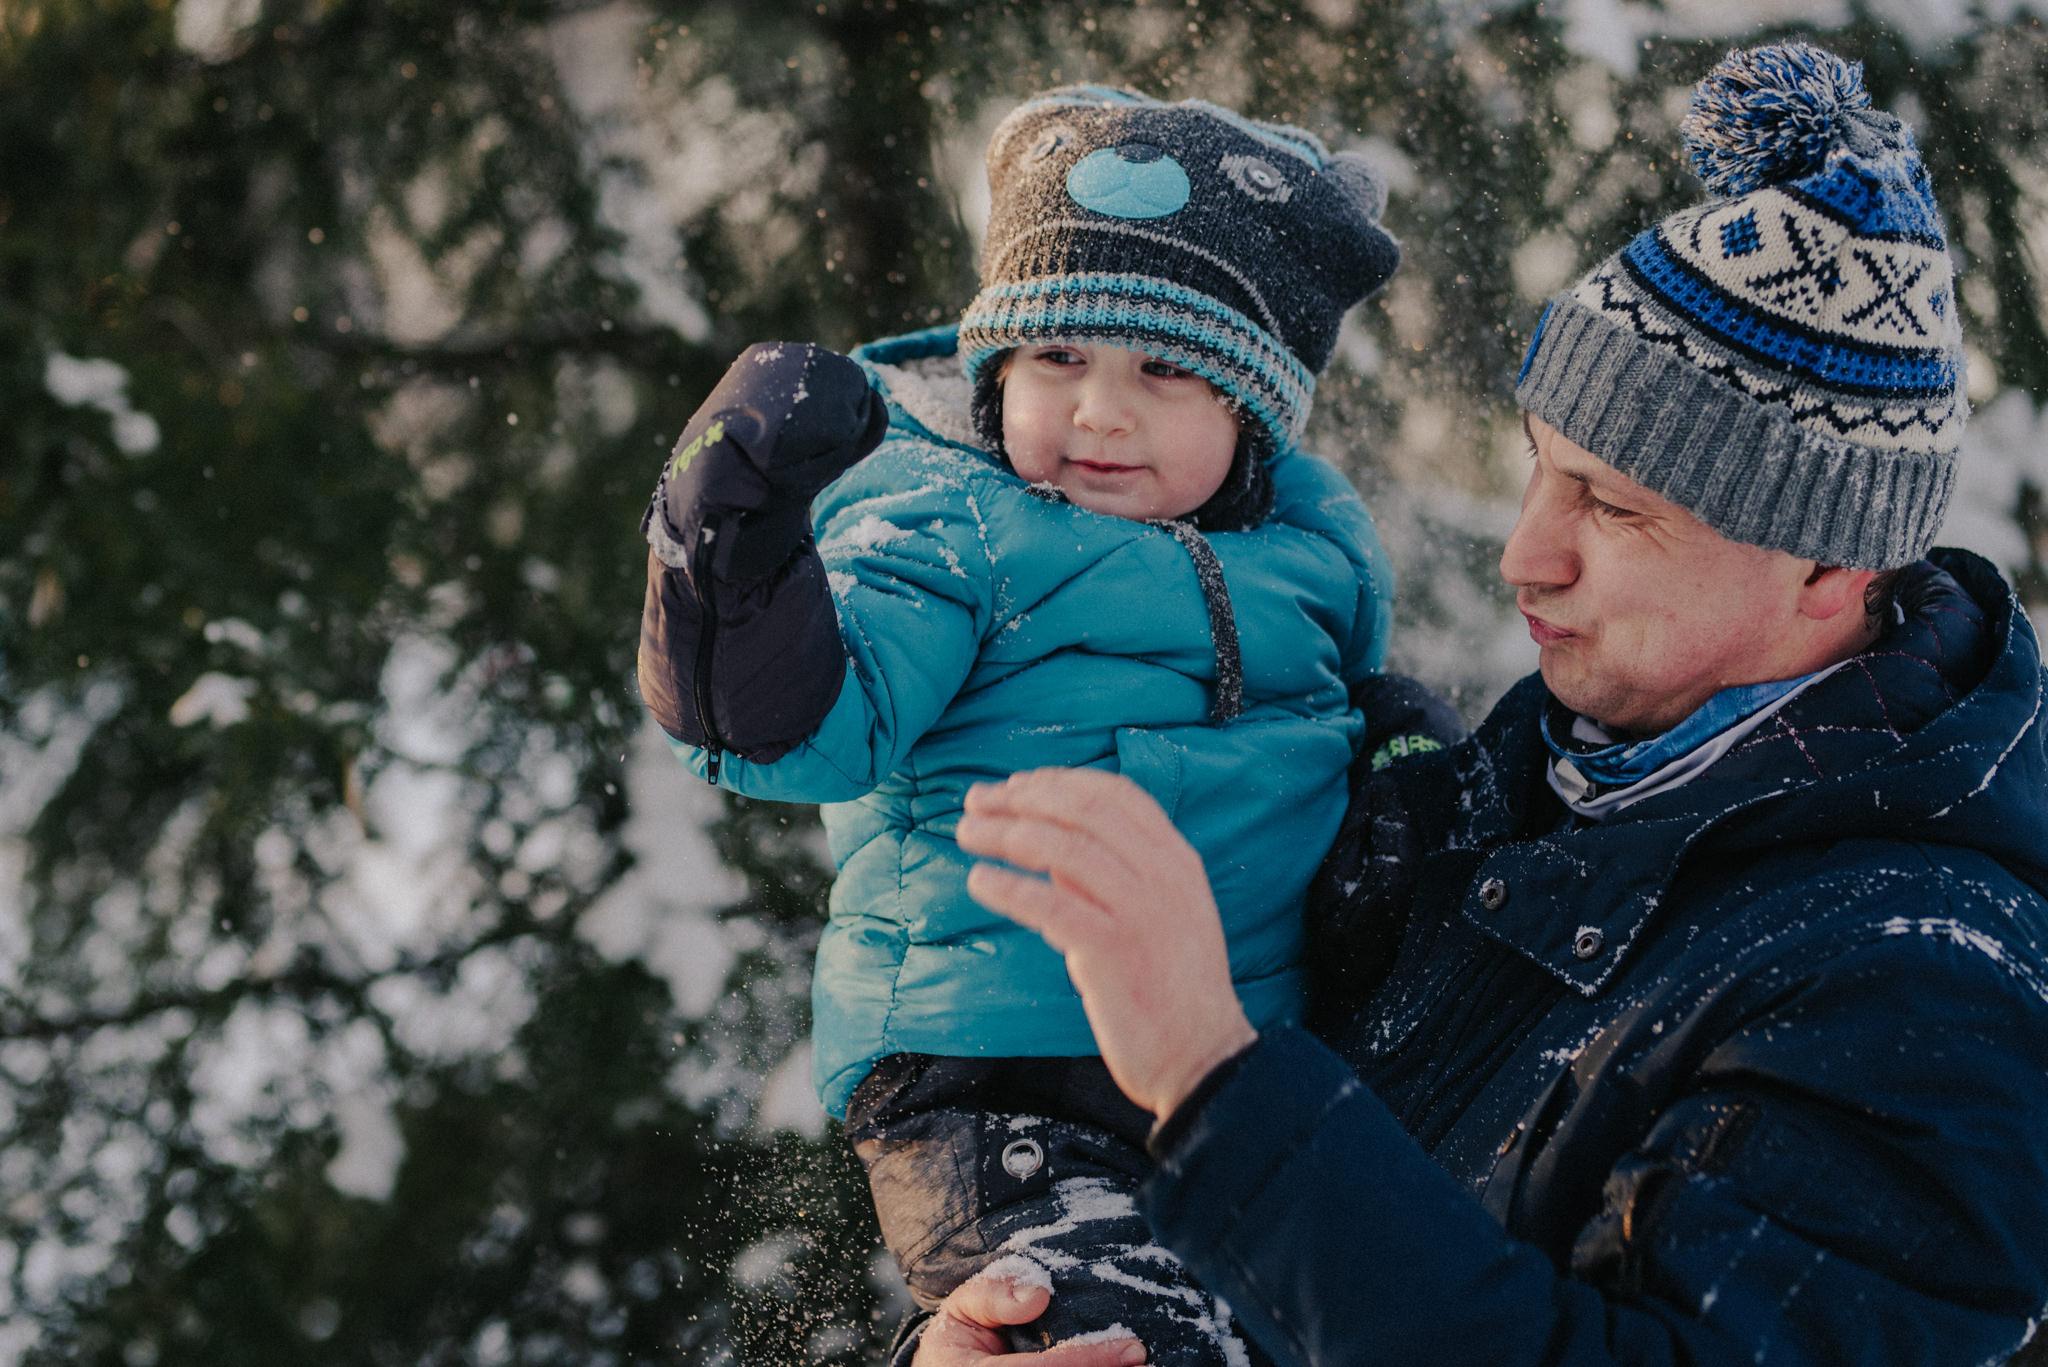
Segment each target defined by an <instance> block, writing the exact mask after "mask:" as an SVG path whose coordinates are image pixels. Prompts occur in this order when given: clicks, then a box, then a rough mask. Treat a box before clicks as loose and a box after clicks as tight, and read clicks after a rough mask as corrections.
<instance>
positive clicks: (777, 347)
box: [643, 342, 889, 594]
mask: <svg viewBox="0 0 2048 1367" xmlns="http://www.w3.org/2000/svg"><path fill="white" fill-rule="evenodd" d="M888 424H889V413H888V405H887V404H886V403H884V402H883V400H882V396H881V395H879V394H877V393H876V392H875V391H874V389H873V388H872V387H871V386H870V385H869V384H868V380H867V376H866V375H865V374H864V373H863V372H862V371H861V368H860V367H859V366H858V365H856V364H855V363H854V362H852V361H850V360H848V359H847V358H846V357H844V356H841V355H839V354H838V353H837V352H834V351H828V350H826V349H825V348H824V347H818V346H811V345H809V344H808V343H797V342H761V343H757V344H755V345H754V346H751V347H748V348H747V349H746V350H745V351H744V352H742V353H740V356H739V359H738V360H736V361H734V362H733V363H732V365H731V367H730V368H729V369H727V371H726V372H725V375H724V377H723V378H722V379H720V380H719V382H718V385H717V387H716V388H714V389H713V390H712V391H711V395H710V397H709V398H707V399H705V400H704V402H703V404H702V405H701V406H700V407H699V408H698V409H697V411H696V413H694V414H693V415H692V416H691V418H690V423H689V426H687V427H685V428H684V429H683V434H682V436H681V437H679V438H678V439H677V441H676V447H675V454H674V455H673V456H671V457H670V459H669V463H668V467H667V469H666V470H665V471H664V472H663V474H662V479H661V485H660V487H659V488H658V489H656V491H655V498H654V503H653V505H652V506H651V507H650V508H649V509H648V513H647V518H646V520H645V522H644V523H643V530H645V531H646V532H647V537H648V541H649V543H650V544H652V545H653V547H654V551H655V555H656V556H657V557H658V558H659V559H660V560H661V561H662V563H664V564H667V565H670V566H671V567H673V568H675V569H680V570H682V571H683V572H684V573H685V574H686V575H689V576H690V578H691V581H692V583H693V585H694V586H695V587H696V589H697V591H698V593H700V594H702V593H703V592H705V589H706V586H705V585H703V584H697V583H695V580H696V576H697V574H698V573H699V567H700V566H703V567H704V568H706V569H708V571H709V573H710V574H711V575H712V576H714V577H716V578H719V579H742V580H743V579H756V578H759V577H761V576H762V575H766V574H769V573H771V572H773V571H774V570H775V569H776V568H777V567H779V566H780V565H782V564H783V562H785V561H786V560H788V559H789V557H790V555H791V554H792V553H794V552H795V551H796V549H797V548H798V547H799V546H801V545H803V543H804V541H805V539H806V538H808V537H809V536H810V532H811V500H812V499H813V498H815V497H817V494H818V491H819V490H821V489H823V488H824V487H825V486H826V485H828V484H830V483H831V482H832V481H833V480H835V479H837V478H838V477H839V476H840V475H841V474H843V473H844V472H845V471H846V469H847V468H848V467H849V466H851V465H853V464H854V463H855V462H856V461H858V460H860V459H861V458H862V457H863V456H865V455H867V454H868V452H870V451H872V450H874V449H875V446H876V445H877V444H878V443H879V442H880V441H881V440H882V434H883V432H884V431H885V430H886V429H887V427H888ZM657 519H659V524H658V525H657V521H656V520H657ZM707 552H708V555H709V559H708V561H706V560H703V559H700V558H699V557H700V555H702V554H704V553H707Z"/></svg>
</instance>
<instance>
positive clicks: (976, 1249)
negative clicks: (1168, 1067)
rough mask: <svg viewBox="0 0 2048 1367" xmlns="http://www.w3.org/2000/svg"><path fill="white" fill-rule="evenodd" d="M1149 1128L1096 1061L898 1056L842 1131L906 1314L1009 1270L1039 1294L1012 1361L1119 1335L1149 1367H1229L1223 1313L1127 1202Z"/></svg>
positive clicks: (1239, 1357) (1237, 1356) (1141, 1167)
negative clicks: (1043, 1290)
mask: <svg viewBox="0 0 2048 1367" xmlns="http://www.w3.org/2000/svg"><path fill="white" fill-rule="evenodd" d="M984 1101H988V1102H994V1103H997V1104H1000V1105H1002V1106H1004V1107H1010V1106H1013V1105H1014V1104H1015V1103H1018V1102H1020V1101H1021V1102H1026V1103H1031V1104H1032V1109H1033V1110H1034V1111H1038V1112H1050V1114H1042V1113H1041V1114H1032V1113H1028V1112H1024V1113H1020V1112H1018V1111H1016V1110H1013V1109H1002V1110H997V1109H984V1108H983V1107H982V1106H981V1105H980V1103H982V1102H984ZM1148 1121H1149V1117H1147V1116H1145V1114H1144V1113H1143V1112H1142V1111H1139V1110H1138V1109H1137V1108H1136V1107H1134V1106H1132V1105H1131V1104H1130V1103H1129V1102H1128V1101H1126V1100H1124V1098H1123V1097H1122V1096H1121V1094H1120V1093H1118V1092H1116V1090H1115V1088H1114V1087H1113V1086H1111V1085H1110V1084H1109V1083H1108V1078H1107V1074H1106V1073H1103V1072H1102V1069H1101V1063H1100V1061H1099V1060H1095V1059H1030V1060H1008V1059H940V1058H931V1057H929V1056H921V1055H899V1056H896V1057H894V1058H890V1059H885V1060H883V1062H882V1063H881V1064H879V1065H877V1068H876V1070H875V1074H874V1075H872V1076H871V1077H870V1078H869V1079H868V1081H866V1082H864V1083H863V1084H862V1086H861V1090H860V1092H858V1093H856V1095H855V1097H854V1102H853V1107H852V1110H851V1113H850V1114H849V1115H848V1119H847V1124H848V1134H849V1136H850V1137H851V1138H852V1139H853V1141H854V1148H855V1150H856V1151H857V1152H858V1153H859V1154H860V1156H861V1159H862V1161H863V1162H864V1163H865V1164H866V1165H867V1169H868V1179H869V1183H870V1185H871V1187H872V1188H873V1191H874V1196H875V1208H876V1211H877V1213H878V1214H879V1215H880V1217H881V1223H882V1234H883V1237H884V1239H885V1240H887V1242H888V1244H889V1249H890V1252H891V1253H893V1254H894V1255H895V1256H896V1260H897V1263H898V1265H899V1266H901V1267H902V1269H903V1274H904V1277H905V1279H906V1280H907V1281H908V1282H909V1283H910V1287H911V1292H912V1294H913V1295H914V1296H915V1297H916V1298H917V1301H918V1303H919V1304H920V1305H923V1306H925V1307H927V1308H929V1307H931V1306H933V1305H936V1304H937V1303H938V1302H939V1301H940V1300H942V1299H943V1298H944V1297H945V1295H946V1294H947V1293H948V1292H950V1291H951V1290H952V1289H953V1288H954V1287H956V1286H958V1285H959V1284H960V1283H961V1282H963V1281H965V1280H967V1278H969V1277H971V1276H973V1275H974V1274H975V1273H977V1272H979V1271H981V1270H982V1269H983V1268H985V1267H987V1266H988V1265H989V1264H991V1263H994V1262H996V1261H998V1260H1006V1259H1009V1258H1012V1257H1015V1258H1020V1259H1024V1260H1026V1263H1027V1264H1028V1266H1027V1265H1020V1266H1019V1269H1018V1270H1019V1271H1020V1272H1023V1273H1025V1274H1026V1275H1028V1276H1030V1277H1032V1278H1033V1279H1042V1280H1044V1281H1046V1282H1049V1283H1050V1284H1051V1286H1052V1290H1053V1297H1052V1304H1051V1306H1050V1308H1049V1309H1048V1310H1047V1312H1046V1313H1045V1315H1043V1316H1041V1317H1040V1318H1039V1319H1038V1320H1036V1321H1034V1322H1033V1323H1031V1324H1029V1325H1025V1326H1020V1327H1019V1329H1018V1330H1017V1331H1016V1332H1015V1334H1014V1335H1013V1343H1014V1346H1015V1347H1016V1348H1018V1349H1019V1350H1028V1349H1035V1348H1043V1347H1046V1346H1048V1345H1050V1344H1053V1343H1059V1342H1063V1341H1065V1340H1066V1339H1069V1338H1072V1337H1074V1336H1076V1335H1080V1334H1089V1333H1100V1332H1102V1331H1104V1330H1108V1329H1112V1328H1122V1329H1124V1330H1127V1331H1129V1332H1130V1333H1132V1334H1134V1335H1135V1336H1136V1337H1137V1338H1139V1339H1140V1340H1141V1341H1142V1342H1143V1343H1144V1344H1145V1346H1146V1349H1147V1351H1148V1354H1149V1361H1151V1362H1152V1363H1155V1364H1161V1365H1162V1367H1242V1364H1245V1363H1248V1362H1251V1361H1253V1360H1254V1358H1253V1357H1252V1356H1251V1355H1249V1354H1248V1353H1247V1351H1246V1346H1245V1344H1244V1343H1243V1342H1242V1341H1241V1340H1240V1339H1239V1338H1238V1336H1237V1334H1236V1333H1235V1332H1234V1329H1233V1328H1232V1326H1231V1323H1230V1319H1229V1312H1228V1311H1227V1310H1226V1309H1224V1308H1223V1307H1222V1306H1221V1305H1220V1304H1219V1303H1218V1302H1217V1300H1216V1298H1215V1297H1214V1296H1212V1295H1210V1294H1209V1293H1208V1292H1206V1291H1204V1290H1203V1289H1202V1288H1201V1287H1199V1286H1197V1285H1196V1284H1195V1283H1194V1282H1193V1280H1192V1279H1191V1278H1190V1277H1189V1276H1188V1274H1187V1272H1186V1269H1184V1268H1183V1267H1182V1266H1181V1264H1180V1262H1179V1260H1178V1259H1176V1258H1175V1257H1174V1256H1173V1255H1172V1254H1170V1253H1168V1252H1167V1251H1166V1250H1165V1249H1163V1248H1160V1247H1159V1246H1158V1245H1157V1244H1155V1243H1154V1242H1153V1241H1152V1235H1151V1231H1150V1230H1149V1229H1148V1228H1147V1227H1146V1225H1145V1220H1144V1217H1143V1216H1142V1215H1140V1214H1139V1213H1138V1209H1137V1206H1136V1204H1135V1201H1134V1200H1133V1197H1134V1195H1135V1193H1136V1191H1137V1188H1138V1184H1139V1183H1140V1182H1142V1181H1143V1180H1144V1178H1145V1175H1146V1173H1147V1172H1149V1171H1150V1168H1151V1162H1150V1160H1149V1159H1148V1158H1147V1157H1146V1155H1145V1151H1144V1148H1143V1136H1144V1133H1145V1128H1146V1123H1147V1122H1148ZM1034 1269H1035V1271H1034Z"/></svg>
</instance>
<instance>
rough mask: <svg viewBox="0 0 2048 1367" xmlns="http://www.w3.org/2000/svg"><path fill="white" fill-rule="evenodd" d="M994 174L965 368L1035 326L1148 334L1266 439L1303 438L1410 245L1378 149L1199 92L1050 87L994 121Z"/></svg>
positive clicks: (1042, 331)
mask: <svg viewBox="0 0 2048 1367" xmlns="http://www.w3.org/2000/svg"><path fill="white" fill-rule="evenodd" d="M988 180H989V193H990V201H991V205H990V211H989V225H988V237H987V242H986V245H985V246H984V247H983V250H982V257H981V293H979V294H978V295H976V296H975V298H974V302H973V303H971V304H969V305H968V306H967V312H966V315H965V316H964V317H963V319H962V320H961V325H960V353H961V357H962V359H963V360H964V361H965V363H966V366H967V373H968V375H969V376H970V377H971V378H973V379H974V380H975V381H977V383H978V384H983V385H985V384H986V383H987V382H988V380H989V378H990V377H989V376H986V375H984V373H983V372H984V370H985V369H986V368H987V367H989V366H990V364H991V363H992V362H994V361H995V360H996V359H997V358H998V357H1000V356H1001V354H1002V353H1004V352H1006V351H1008V350H1010V349H1011V348H1013V347H1016V346H1020V345H1022V344H1024V343H1027V342H1052V341H1100V342H1103V343H1107V344H1109V345H1113V346H1121V347H1126V348H1129V349H1130V350H1133V351H1143V352H1147V353H1150V354H1151V355H1155V356H1158V357H1159V358H1161V359H1162V360H1167V361H1171V362H1172V363H1173V364H1175V365H1178V366H1181V367H1184V368H1185V369H1187V370H1191V371H1193V372H1194V373H1195V374H1197V375H1200V376H1202V377H1203V378H1204V379H1207V380H1208V381H1209V382H1210V383H1212V384H1214V385H1215V386H1216V387H1217V388H1218V389H1220V390H1221V391H1222V392H1223V393H1224V394H1225V395H1226V396H1227V397H1228V398H1229V399H1230V401H1231V402H1232V404H1233V405H1234V406H1235V407H1236V408H1237V409H1238V411H1239V412H1240V414H1242V415H1243V417H1244V418H1245V419H1246V420H1247V421H1248V423H1249V424H1250V426H1251V428H1252V430H1253V432H1254V434H1255V436H1256V437H1257V438H1259V442H1258V444H1259V445H1260V446H1261V447H1262V448H1264V449H1267V450H1273V451H1278V450H1282V449H1285V448H1286V447H1288V446H1291V445H1293V444H1294V443H1295V442H1296V441H1298V440H1299V439H1300V436H1301V430H1302V427H1303V425H1304V424H1306V422H1307V421H1308V412H1309V404H1310V400H1311V397H1312V396H1313V394H1314V392H1315V377H1316V375H1317V374H1318V373H1319V372H1321V370H1322V369H1323V367H1324V366H1325V365H1326V364H1328V362H1329V359H1330V352H1331V350H1332V348H1333V347H1334V346H1335V345H1336V341H1337V329H1338V326H1339V325H1340V324H1341V323H1342V322H1343V319H1344V312H1345V310H1346V309H1348V308H1350V307H1351V306H1352V305H1353V304H1356V303H1358V302H1359V301H1360V300H1362V299H1364V298H1365V297H1366V296H1367V295H1369V294H1371V293H1372V292H1373V291H1374V290H1377V289H1378V288H1379V287H1380V286H1381V285H1383V284H1385V283H1386V281H1387V278H1388V277H1389V276H1391V275H1392V274H1393V273H1394V268H1395V267H1396V266H1398V265H1399V264H1400V261H1401V249H1400V246H1399V245H1398V244H1397V243H1396V242H1395V241H1394V239H1393V237H1392V236H1390V235H1389V234H1388V233H1387V231H1386V229H1384V228H1382V227H1381V226H1380V222H1379V219H1380V213H1381V211H1382V210H1383V209H1384V208H1385V207H1386V199H1387V195H1386V183H1385V181H1384V180H1383V179H1382V178H1381V177H1380V175H1379V174H1378V172H1377V171H1375V170H1374V169H1373V167H1372V166H1371V164H1370V163H1368V162H1367V161H1366V159H1365V158H1364V157H1362V156H1359V155H1358V154H1356V153H1351V152H1338V153H1334V154H1333V153H1332V152H1330V150H1329V149H1328V148H1326V147H1324V146H1323V144H1322V142H1321V141H1320V140H1319V139H1317V138H1316V137H1315V135H1313V134H1311V133H1307V132H1304V131H1303V130H1301V129H1299V128H1291V127H1288V126H1287V125H1285V124H1275V123H1261V122H1259V121H1257V120H1253V119H1247V118H1244V117H1243V116H1241V115H1238V114H1234V113H1232V112H1231V111H1229V110H1227V109H1223V108H1219V107H1218V106H1216V105H1212V104H1205V103H1203V102H1201V101H1198V100H1189V101H1185V102H1183V103H1180V104H1165V103H1162V102H1160V101H1158V100H1153V99H1148V98H1146V97H1145V96H1143V95H1137V94H1133V93H1132V92H1130V91H1127V90H1114V89H1110V88H1108V87H1105V86H1068V87H1064V88H1062V89H1059V90H1054V91H1051V92H1049V93H1047V94H1044V95H1041V96H1039V97H1037V98H1036V99H1033V100H1030V101H1028V102H1027V103H1025V104H1023V105H1021V106H1019V107H1018V108H1017V109H1016V110H1015V111H1013V112H1012V113H1011V114H1010V116H1009V117H1008V118H1006V119H1004V120H1003V122H1002V123H1001V124H1000V125H999V126H998V127H997V128H996V131H995V136H994V137H992V138H991V139H990V140H989V146H988ZM986 407H989V406H988V405H977V410H978V418H980V417H981V414H980V410H981V409H983V408H986ZM982 436H983V439H984V441H986V442H988V444H989V445H990V446H991V447H992V448H994V449H1000V438H1001V433H1000V430H998V431H996V432H994V433H990V432H984V433H982Z"/></svg>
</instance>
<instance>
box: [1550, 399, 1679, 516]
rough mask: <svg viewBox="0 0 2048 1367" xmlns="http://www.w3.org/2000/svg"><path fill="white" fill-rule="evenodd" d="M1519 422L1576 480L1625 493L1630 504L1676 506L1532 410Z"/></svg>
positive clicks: (1557, 466) (1560, 468)
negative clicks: (1630, 501) (1573, 439)
mask: <svg viewBox="0 0 2048 1367" xmlns="http://www.w3.org/2000/svg"><path fill="white" fill-rule="evenodd" d="M1522 426H1523V428H1524V430H1526V431H1527V432H1528V433H1529V441H1530V444H1531V445H1533V446H1535V448H1536V450H1537V452H1538V454H1539V455H1540V456H1541V457H1542V458H1543V459H1545V460H1547V461H1548V462H1549V463H1550V464H1551V465H1552V466H1553V467H1554V468H1555V469H1556V470H1557V472H1558V473H1559V474H1561V475H1564V476H1566V477H1567V478H1570V479H1576V480H1579V481H1581V482H1583V483H1585V484H1586V485H1587V486H1589V487H1590V488H1592V489H1593V490H1594V491H1596V492H1598V493H1601V494H1612V495H1615V496H1617V497H1624V496H1625V497H1627V498H1629V499H1630V500H1632V503H1631V506H1633V507H1638V508H1653V507H1655V508H1664V507H1668V508H1672V509H1674V510H1675V509H1677V508H1678V505H1677V504H1675V503H1672V502H1670V500H1668V499H1666V498H1665V497H1664V496H1663V495H1661V494H1659V493H1657V492H1656V491H1655V490H1653V489H1651V488H1649V487H1648V486H1646V485H1643V484H1638V483H1637V482H1636V481H1635V480H1633V479H1631V478H1629V477H1628V476H1627V475H1624V474H1623V473H1622V472H1621V471H1619V470H1617V469H1615V468H1614V467H1613V466H1612V465H1609V464H1608V463H1607V462H1606V461H1604V460H1602V459H1600V457H1598V456H1596V455H1594V454H1593V453H1592V452H1591V451H1588V450H1587V449H1586V448H1585V447H1583V446H1580V445H1579V444H1578V443H1577V442H1574V441H1572V440H1571V439H1570V438H1569V437H1567V436H1565V435H1564V434H1563V433H1562V432H1559V431H1558V430H1557V429H1556V428H1554V427H1552V426H1550V424H1548V423H1546V422H1544V421H1543V419H1541V418H1539V417H1537V416H1536V415H1535V414H1533V413H1527V412H1525V413H1523V414H1522Z"/></svg>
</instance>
